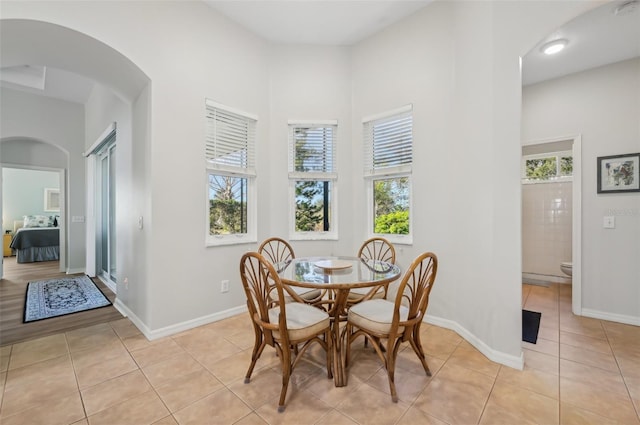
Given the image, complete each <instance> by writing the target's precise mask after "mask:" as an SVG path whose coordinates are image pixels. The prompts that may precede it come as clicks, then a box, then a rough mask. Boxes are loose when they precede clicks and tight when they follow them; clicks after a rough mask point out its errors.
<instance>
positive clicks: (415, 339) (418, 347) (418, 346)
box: [409, 329, 431, 376]
mask: <svg viewBox="0 0 640 425" xmlns="http://www.w3.org/2000/svg"><path fill="white" fill-rule="evenodd" d="M409 343H410V344H411V348H413V351H414V352H415V353H416V355H417V356H418V359H420V362H421V363H422V367H423V368H424V371H425V373H426V374H427V376H431V370H430V369H429V365H428V364H427V358H426V356H425V355H424V350H423V349H422V342H420V330H419V329H417V330H414V332H413V335H412V336H411V338H410V339H409Z"/></svg>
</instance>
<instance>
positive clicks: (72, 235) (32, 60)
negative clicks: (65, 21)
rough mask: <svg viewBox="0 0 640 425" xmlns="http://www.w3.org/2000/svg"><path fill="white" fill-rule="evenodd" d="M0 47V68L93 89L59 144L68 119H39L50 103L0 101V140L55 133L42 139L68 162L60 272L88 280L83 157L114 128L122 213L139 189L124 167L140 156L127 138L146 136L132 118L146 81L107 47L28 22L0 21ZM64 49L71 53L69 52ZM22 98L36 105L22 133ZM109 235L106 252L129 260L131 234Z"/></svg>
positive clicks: (88, 207) (122, 230)
mask: <svg viewBox="0 0 640 425" xmlns="http://www.w3.org/2000/svg"><path fill="white" fill-rule="evenodd" d="M0 40H1V41H0V55H1V57H0V59H1V62H2V64H3V67H17V68H19V67H24V66H29V65H39V66H45V67H49V68H50V69H59V70H64V71H65V72H68V73H72V74H77V75H79V76H82V77H83V78H85V79H89V80H91V81H92V82H93V83H94V86H93V89H92V90H91V94H90V96H89V98H88V100H87V101H86V102H85V103H84V104H82V103H80V104H77V105H76V106H75V109H76V110H77V112H78V114H79V115H80V117H81V118H80V119H81V120H82V122H81V124H80V125H79V126H78V131H77V132H76V134H74V135H73V137H65V135H63V134H62V133H63V132H62V131H61V129H62V128H64V126H65V123H66V124H68V122H69V121H65V120H66V119H68V117H62V118H60V120H51V119H46V118H47V117H48V112H47V108H46V107H45V104H47V103H52V102H53V101H52V100H51V99H50V98H46V96H43V97H41V98H42V99H43V100H42V102H41V103H39V102H38V99H37V96H34V92H33V91H31V92H30V93H28V95H24V94H23V93H22V92H20V91H19V90H10V94H11V96H8V97H7V100H6V101H5V100H4V99H3V113H2V134H1V135H0V137H2V138H3V139H7V140H8V139H13V140H25V138H40V139H42V137H39V136H41V135H42V134H51V133H56V132H58V133H59V134H58V136H57V137H52V138H51V139H49V140H52V143H53V144H56V145H58V146H60V147H62V148H63V149H64V150H65V151H66V152H67V153H68V158H69V159H68V163H67V165H66V166H65V167H64V168H65V169H66V170H67V176H66V179H67V191H66V195H67V196H66V206H67V209H66V212H65V217H64V221H65V223H66V224H67V230H68V231H67V233H68V238H67V242H68V244H67V247H66V251H67V258H66V271H67V272H69V273H77V272H87V273H88V274H90V275H94V274H95V270H87V265H89V266H91V264H92V263H93V264H95V263H96V261H95V258H89V257H91V256H95V255H97V252H99V251H98V250H97V249H96V247H90V245H91V244H96V243H97V242H96V238H95V237H93V238H92V235H95V233H96V232H98V231H99V229H97V228H96V220H95V215H94V214H95V205H94V199H93V198H91V197H90V194H91V191H90V190H88V186H89V185H90V184H91V183H92V181H91V180H90V179H89V176H88V171H86V169H87V167H88V165H87V163H88V161H89V160H88V159H86V157H87V156H88V154H89V153H90V152H88V150H89V149H90V148H91V146H92V145H93V144H94V143H95V141H96V139H97V138H98V137H99V136H100V134H101V133H102V131H103V129H104V128H106V127H107V126H108V125H111V124H113V123H115V122H117V123H118V143H119V149H118V151H117V155H118V161H114V163H117V164H118V167H119V168H118V170H116V171H117V176H118V177H117V179H118V186H119V187H122V188H123V191H122V193H123V195H122V196H119V197H118V199H116V200H115V202H116V203H117V204H119V205H122V206H126V205H128V204H130V199H128V198H127V197H126V196H131V193H132V192H134V189H132V186H133V185H135V184H141V185H144V184H146V182H144V181H142V182H140V181H138V182H135V183H134V182H133V180H134V179H133V177H132V174H133V171H132V168H133V164H134V162H135V161H136V155H138V156H146V152H145V151H144V149H134V148H133V145H134V143H135V140H134V136H133V134H134V132H137V133H138V134H146V133H147V128H146V126H147V125H148V120H146V119H142V118H140V117H146V116H147V111H148V108H149V98H148V97H145V96H142V99H141V96H140V93H141V92H143V91H145V89H147V87H148V86H149V84H150V80H149V78H148V77H147V76H146V75H145V73H144V72H143V71H142V70H141V69H140V68H139V67H138V66H136V65H135V64H133V63H132V62H131V61H130V60H129V59H128V58H126V57H125V56H124V55H122V54H121V53H119V52H118V51H116V50H115V49H113V48H112V47H110V46H108V45H106V44H104V43H102V42H101V41H99V40H97V39H95V38H93V37H90V36H88V35H86V34H83V33H81V32H78V31H74V30H71V29H69V28H65V27H63V26H60V25H56V24H52V23H47V22H42V21H34V20H24V19H4V20H2V25H0ZM69 46H73V49H70V48H69ZM5 90H7V89H5V88H3V91H5ZM5 93H9V92H8V91H5ZM23 95H24V96H25V97H24V98H25V99H27V98H28V102H30V104H36V105H40V104H42V105H43V106H42V108H41V110H40V111H39V113H40V115H37V116H36V117H35V118H33V117H32V124H33V123H34V122H35V123H37V125H31V126H29V125H28V123H26V122H21V120H20V117H21V116H24V115H26V111H25V110H24V108H22V107H21V106H20V105H22V104H23V103H24V102H23V101H22V98H20V96H23ZM3 97H4V96H3ZM14 100H15V101H14ZM114 105H115V106H114ZM53 109H54V110H55V108H53ZM70 109H74V107H70ZM49 110H51V109H49ZM31 113H33V112H31ZM44 122H46V123H47V124H49V126H48V127H45V126H44V125H43V124H42V123H44ZM70 139H73V140H71V141H70ZM13 148H14V149H15V150H16V151H17V152H18V151H20V150H21V149H22V151H23V152H26V151H27V150H26V149H27V147H26V146H25V145H20V144H18V143H15V144H14V145H13ZM3 157H4V155H3ZM3 161H4V159H3ZM0 201H1V200H0ZM112 211H113V214H115V215H118V214H123V212H124V211H126V210H125V208H124V207H122V208H120V209H113V210H112ZM114 222H116V223H118V222H119V223H125V222H126V220H125V219H120V220H117V219H116V220H114ZM116 231H117V232H118V234H119V235H122V237H121V238H119V241H118V244H117V245H116V246H115V247H114V250H113V251H114V255H117V256H118V257H119V258H125V257H129V256H131V252H132V248H131V242H130V240H129V239H130V238H127V236H128V235H130V234H131V230H130V229H129V228H128V227H127V226H124V225H123V226H122V227H119V228H118V229H117V230H116ZM128 240H129V241H128ZM94 267H95V266H94Z"/></svg>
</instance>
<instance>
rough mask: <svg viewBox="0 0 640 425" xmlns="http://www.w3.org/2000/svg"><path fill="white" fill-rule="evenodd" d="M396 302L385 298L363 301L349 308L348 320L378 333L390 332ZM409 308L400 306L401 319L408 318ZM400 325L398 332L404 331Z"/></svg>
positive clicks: (359, 326) (361, 327)
mask: <svg viewBox="0 0 640 425" xmlns="http://www.w3.org/2000/svg"><path fill="white" fill-rule="evenodd" d="M394 307H395V303H393V302H391V301H387V300H383V299H373V300H368V301H363V302H361V303H359V304H356V305H354V306H352V307H351V308H350V309H349V314H348V318H347V320H348V321H349V322H350V323H351V324H352V325H354V326H356V327H358V328H360V329H363V330H368V331H372V332H374V333H377V334H385V335H386V334H388V333H389V330H390V329H391V321H392V320H393V309H394ZM408 315H409V309H408V308H407V307H405V306H403V305H401V306H400V321H404V320H407V316H408ZM403 331H404V327H402V326H401V327H399V328H398V332H399V333H400V332H403Z"/></svg>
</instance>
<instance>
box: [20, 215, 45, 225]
mask: <svg viewBox="0 0 640 425" xmlns="http://www.w3.org/2000/svg"><path fill="white" fill-rule="evenodd" d="M50 226H51V220H50V219H49V217H48V216H46V215H25V216H24V227H50Z"/></svg>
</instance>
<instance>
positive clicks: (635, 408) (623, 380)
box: [600, 320, 640, 420]
mask: <svg viewBox="0 0 640 425" xmlns="http://www.w3.org/2000/svg"><path fill="white" fill-rule="evenodd" d="M600 326H602V330H603V331H604V336H605V338H607V344H609V349H610V350H611V354H613V359H614V360H615V362H616V366H617V367H618V372H619V373H620V377H621V378H622V382H623V383H624V387H625V389H626V390H627V395H628V396H629V400H630V401H631V406H632V407H633V409H634V410H635V412H636V416H637V417H638V419H639V420H640V408H638V407H637V406H636V403H634V401H633V396H632V395H631V390H629V385H627V380H626V379H625V376H624V373H622V369H621V368H620V363H619V362H618V357H617V356H616V352H615V350H614V349H613V347H612V346H611V340H610V339H609V333H608V332H607V328H606V327H605V326H604V325H603V323H602V320H600Z"/></svg>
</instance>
